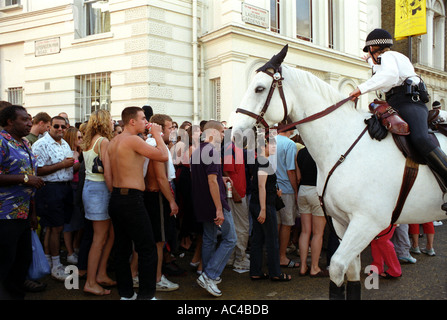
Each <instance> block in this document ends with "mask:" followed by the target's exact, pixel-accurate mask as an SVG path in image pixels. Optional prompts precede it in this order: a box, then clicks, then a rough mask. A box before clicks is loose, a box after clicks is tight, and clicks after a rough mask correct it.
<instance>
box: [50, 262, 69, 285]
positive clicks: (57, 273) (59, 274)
mask: <svg viewBox="0 0 447 320" xmlns="http://www.w3.org/2000/svg"><path fill="white" fill-rule="evenodd" d="M68 276H69V274H68V273H65V267H64V266H63V265H61V264H60V265H59V266H57V267H54V268H52V269H51V277H53V278H54V279H56V280H59V281H65V279H66V278H67V277H68Z"/></svg>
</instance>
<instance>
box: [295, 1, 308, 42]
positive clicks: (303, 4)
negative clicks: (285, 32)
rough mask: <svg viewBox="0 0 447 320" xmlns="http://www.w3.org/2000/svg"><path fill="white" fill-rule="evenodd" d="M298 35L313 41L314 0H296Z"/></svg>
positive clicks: (300, 37) (299, 37)
mask: <svg viewBox="0 0 447 320" xmlns="http://www.w3.org/2000/svg"><path fill="white" fill-rule="evenodd" d="M296 37H297V38H298V39H302V40H306V41H312V0H296Z"/></svg>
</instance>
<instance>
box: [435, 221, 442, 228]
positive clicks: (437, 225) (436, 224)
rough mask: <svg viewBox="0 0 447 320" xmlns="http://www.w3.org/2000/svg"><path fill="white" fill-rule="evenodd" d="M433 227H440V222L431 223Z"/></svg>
mask: <svg viewBox="0 0 447 320" xmlns="http://www.w3.org/2000/svg"><path fill="white" fill-rule="evenodd" d="M433 225H434V226H435V227H439V226H442V221H433Z"/></svg>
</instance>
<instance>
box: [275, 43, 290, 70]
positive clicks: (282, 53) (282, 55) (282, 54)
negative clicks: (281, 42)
mask: <svg viewBox="0 0 447 320" xmlns="http://www.w3.org/2000/svg"><path fill="white" fill-rule="evenodd" d="M288 50H289V45H288V44H286V45H285V46H284V48H282V50H281V51H280V52H279V53H278V54H277V55H276V56H274V57H276V59H277V64H278V66H280V65H281V64H282V63H283V62H284V59H285V57H286V55H287V51H288Z"/></svg>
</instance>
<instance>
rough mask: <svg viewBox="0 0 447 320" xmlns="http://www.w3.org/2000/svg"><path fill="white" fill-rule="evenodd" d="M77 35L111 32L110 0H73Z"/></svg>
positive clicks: (80, 36)
mask: <svg viewBox="0 0 447 320" xmlns="http://www.w3.org/2000/svg"><path fill="white" fill-rule="evenodd" d="M73 18H74V24H75V37H76V38H84V37H86V36H90V35H94V34H100V33H105V32H110V11H109V1H108V0H73Z"/></svg>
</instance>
